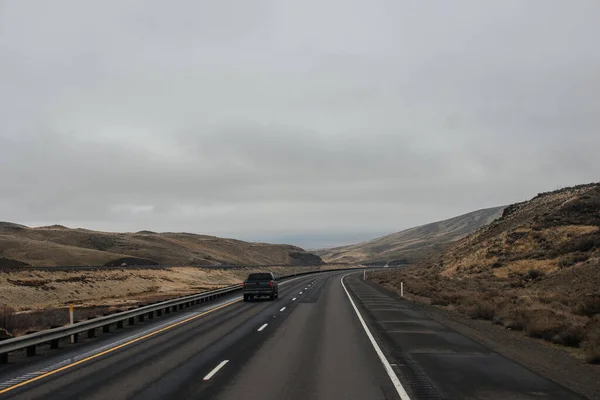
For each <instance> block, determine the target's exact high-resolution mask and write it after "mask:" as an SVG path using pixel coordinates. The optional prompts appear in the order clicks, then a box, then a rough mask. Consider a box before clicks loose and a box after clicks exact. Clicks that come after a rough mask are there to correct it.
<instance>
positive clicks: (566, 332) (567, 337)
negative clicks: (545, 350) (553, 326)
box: [552, 326, 585, 347]
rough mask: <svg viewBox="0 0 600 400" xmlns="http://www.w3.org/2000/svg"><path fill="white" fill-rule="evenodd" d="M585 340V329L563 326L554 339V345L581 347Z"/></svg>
mask: <svg viewBox="0 0 600 400" xmlns="http://www.w3.org/2000/svg"><path fill="white" fill-rule="evenodd" d="M584 338H585V329H584V328H583V327H581V326H562V327H561V329H560V330H559V332H558V333H557V334H556V335H554V336H553V337H552V343H556V344H560V345H562V346H568V347H579V345H580V344H581V342H582V341H583V339H584Z"/></svg>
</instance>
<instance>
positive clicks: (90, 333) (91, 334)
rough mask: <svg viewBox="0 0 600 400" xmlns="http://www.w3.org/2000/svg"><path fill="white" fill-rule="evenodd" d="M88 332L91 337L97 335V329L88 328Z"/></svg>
mask: <svg viewBox="0 0 600 400" xmlns="http://www.w3.org/2000/svg"><path fill="white" fill-rule="evenodd" d="M87 334H88V335H87V336H88V337H89V338H93V337H96V329H88V331H87Z"/></svg>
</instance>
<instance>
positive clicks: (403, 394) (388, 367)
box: [340, 274, 410, 400]
mask: <svg viewBox="0 0 600 400" xmlns="http://www.w3.org/2000/svg"><path fill="white" fill-rule="evenodd" d="M348 275H350V274H346V275H344V276H342V278H341V279H340V283H341V284H342V287H343V288H344V291H345V292H346V295H347V296H348V300H350V304H351V305H352V308H354V312H356V315H357V316H358V320H359V321H360V323H361V325H362V327H363V329H364V330H365V333H366V334H367V336H368V338H369V341H370V342H371V345H372V346H373V348H374V349H375V352H376V353H377V356H379V360H380V361H381V363H382V364H383V367H384V369H385V371H386V372H387V374H388V376H389V377H390V380H391V381H392V384H393V385H394V387H395V388H396V392H397V393H398V396H400V399H401V400H410V397H409V396H408V393H406V390H405V389H404V387H403V386H402V383H400V380H399V379H398V377H397V376H396V373H395V372H394V369H393V368H392V366H391V365H390V362H389V361H388V360H387V358H385V355H384V354H383V351H381V348H380V347H379V345H378V344H377V341H376V340H375V338H374V337H373V334H372V333H371V331H370V330H369V327H368V326H367V324H366V322H365V320H364V319H363V317H362V315H361V314H360V311H358V308H357V307H356V304H354V300H352V296H350V292H348V289H346V285H344V278H345V277H347V276H348Z"/></svg>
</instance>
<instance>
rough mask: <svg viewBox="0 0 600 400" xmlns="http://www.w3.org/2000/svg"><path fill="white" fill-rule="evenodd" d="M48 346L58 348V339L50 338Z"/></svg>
mask: <svg viewBox="0 0 600 400" xmlns="http://www.w3.org/2000/svg"><path fill="white" fill-rule="evenodd" d="M50 348H51V349H58V339H52V340H51V341H50Z"/></svg>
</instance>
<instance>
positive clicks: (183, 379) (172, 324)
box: [0, 272, 579, 400]
mask: <svg viewBox="0 0 600 400" xmlns="http://www.w3.org/2000/svg"><path fill="white" fill-rule="evenodd" d="M347 274H348V272H343V273H342V272H329V273H323V274H317V275H309V276H306V277H300V278H296V279H294V280H291V281H288V282H282V283H281V284H280V292H279V293H280V296H279V299H277V300H275V301H273V302H271V301H255V302H250V303H244V302H242V301H240V300H241V299H240V297H239V296H237V297H229V298H223V299H222V300H219V302H218V303H215V304H212V305H205V306H198V308H197V309H194V310H190V311H188V312H186V313H185V314H181V315H174V316H171V317H170V319H160V320H156V321H154V322H152V323H150V324H146V325H143V326H142V325H140V326H135V327H132V328H126V329H124V330H121V331H119V332H115V333H110V334H106V335H102V336H103V337H102V338H99V339H97V340H95V341H92V342H90V343H88V344H85V345H80V346H75V347H74V348H71V349H67V350H62V351H58V352H56V353H51V354H42V355H41V356H38V357H35V358H33V359H30V360H25V361H23V362H15V363H13V364H12V365H10V364H9V365H8V366H7V367H5V368H3V369H2V370H0V398H8V399H111V400H118V399H236V400H238V399H291V400H293V399H361V400H363V399H399V398H401V399H403V400H406V399H439V398H448V399H462V398H465V399H467V398H469V399H512V398H514V399H529V398H531V399H577V398H579V397H577V396H576V395H574V394H573V393H571V392H569V391H568V390H566V389H564V388H562V387H561V386H558V385H556V384H555V383H553V382H551V381H548V380H546V379H544V378H542V377H540V376H538V375H536V374H534V373H532V372H530V371H528V370H527V369H525V368H523V367H521V366H520V365H518V364H516V363H514V362H512V361H510V360H508V359H505V358H503V357H501V356H499V355H497V354H495V353H492V352H491V351H489V350H487V349H486V348H484V347H483V346H481V345H479V344H477V343H475V342H472V341H470V340H469V339H467V338H465V337H464V336H461V335H459V334H458V333H456V332H453V331H451V330H449V329H448V328H445V327H444V326H441V325H440V326H437V325H435V324H434V323H433V321H428V320H427V318H426V317H424V316H422V315H420V314H419V313H418V311H414V310H412V309H410V306H409V305H407V304H405V303H406V302H402V301H398V300H397V299H394V298H392V297H389V296H388V295H386V294H385V293H382V292H379V291H378V290H377V289H375V288H373V287H372V286H370V285H367V284H365V283H363V282H362V281H360V279H359V278H358V276H359V275H358V274H354V275H351V276H347V277H346V278H344V279H343V280H342V277H343V276H344V275H347Z"/></svg>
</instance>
